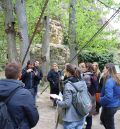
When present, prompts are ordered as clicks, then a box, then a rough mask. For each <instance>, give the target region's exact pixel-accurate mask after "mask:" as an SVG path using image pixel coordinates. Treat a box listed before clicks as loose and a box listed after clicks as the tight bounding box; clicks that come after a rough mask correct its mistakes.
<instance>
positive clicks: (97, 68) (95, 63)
mask: <svg viewBox="0 0 120 129" xmlns="http://www.w3.org/2000/svg"><path fill="white" fill-rule="evenodd" d="M93 65H95V66H96V71H94V72H95V73H96V74H97V76H98V75H99V74H100V73H101V72H100V69H99V65H98V63H97V62H93Z"/></svg>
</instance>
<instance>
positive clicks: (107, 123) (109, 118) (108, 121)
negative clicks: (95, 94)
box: [100, 107, 118, 129]
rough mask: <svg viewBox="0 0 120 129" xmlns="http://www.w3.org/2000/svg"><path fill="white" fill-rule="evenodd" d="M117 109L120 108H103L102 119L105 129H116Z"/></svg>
mask: <svg viewBox="0 0 120 129" xmlns="http://www.w3.org/2000/svg"><path fill="white" fill-rule="evenodd" d="M117 109H118V108H116V107H111V108H110V107H103V109H102V112H101V116H100V119H101V122H102V124H103V125H104V127H105V129H115V126H114V115H115V113H116V112H117Z"/></svg>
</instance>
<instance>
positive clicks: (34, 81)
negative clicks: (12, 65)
mask: <svg viewBox="0 0 120 129" xmlns="http://www.w3.org/2000/svg"><path fill="white" fill-rule="evenodd" d="M27 70H28V68H27V67H25V68H24V69H23V70H22V77H21V80H22V82H23V83H24V84H25V88H26V89H32V88H34V86H37V85H38V84H39V81H40V79H41V78H42V77H41V74H40V73H39V71H38V74H37V75H35V71H36V69H33V71H32V72H29V73H27Z"/></svg>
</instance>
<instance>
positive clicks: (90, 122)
mask: <svg viewBox="0 0 120 129" xmlns="http://www.w3.org/2000/svg"><path fill="white" fill-rule="evenodd" d="M86 122H87V125H86V129H91V128H92V116H87V117H86Z"/></svg>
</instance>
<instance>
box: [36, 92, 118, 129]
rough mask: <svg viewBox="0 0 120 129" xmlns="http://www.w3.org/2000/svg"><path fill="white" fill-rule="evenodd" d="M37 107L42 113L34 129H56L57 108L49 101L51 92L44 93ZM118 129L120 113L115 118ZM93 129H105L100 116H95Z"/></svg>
mask: <svg viewBox="0 0 120 129" xmlns="http://www.w3.org/2000/svg"><path fill="white" fill-rule="evenodd" d="M37 101H38V102H37V105H38V109H39V113H40V120H39V122H38V124H37V126H36V127H35V128H34V129H54V127H55V111H56V110H55V108H53V107H52V103H51V101H50V99H49V90H47V91H46V92H44V93H43V94H42V95H40V97H39V98H38V100H37ZM115 123H116V124H115V125H116V129H120V111H118V112H117V114H116V116H115ZM92 129H104V127H103V126H102V125H100V121H99V115H97V116H93V126H92Z"/></svg>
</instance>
